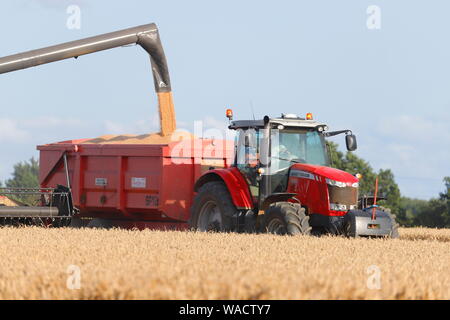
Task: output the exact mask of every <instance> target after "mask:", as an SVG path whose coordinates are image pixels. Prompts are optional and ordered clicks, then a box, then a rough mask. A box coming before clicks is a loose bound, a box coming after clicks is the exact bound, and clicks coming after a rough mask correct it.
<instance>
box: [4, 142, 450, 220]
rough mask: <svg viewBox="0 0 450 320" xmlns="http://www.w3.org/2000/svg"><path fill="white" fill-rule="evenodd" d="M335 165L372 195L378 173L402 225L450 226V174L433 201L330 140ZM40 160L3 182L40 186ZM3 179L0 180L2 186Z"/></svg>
mask: <svg viewBox="0 0 450 320" xmlns="http://www.w3.org/2000/svg"><path fill="white" fill-rule="evenodd" d="M328 148H329V151H330V157H331V162H332V166H333V167H335V168H338V169H341V170H344V171H347V172H349V173H351V174H356V173H360V174H361V175H362V176H363V177H362V179H361V180H360V184H359V194H360V196H362V195H373V193H374V188H375V179H376V177H377V176H378V181H379V182H378V184H379V190H378V194H379V195H380V196H384V197H386V198H387V200H385V201H381V202H380V205H382V206H385V207H389V208H391V210H392V212H393V213H394V214H395V215H396V216H397V220H398V222H399V223H400V224H401V225H403V226H408V227H412V226H425V227H436V228H444V227H447V228H449V227H450V177H445V178H444V184H445V191H444V192H442V193H440V194H439V195H438V196H437V197H436V198H433V199H431V200H419V199H411V198H407V197H402V196H401V193H400V189H399V187H398V185H397V183H396V182H395V179H394V174H393V173H392V171H391V170H390V169H380V170H379V171H378V172H376V171H375V170H374V169H373V168H372V167H371V166H370V164H369V163H368V162H367V161H365V160H363V159H361V158H359V157H358V156H356V155H355V154H354V153H352V152H346V153H343V152H341V151H338V146H337V144H335V143H333V142H329V143H328ZM38 176H39V163H38V161H37V160H35V159H34V158H31V159H30V160H29V161H24V162H20V163H17V164H16V165H15V166H14V171H13V174H12V177H11V179H9V180H6V181H5V183H4V185H6V187H8V188H17V187H21V188H37V187H39V180H38ZM1 186H2V182H1V181H0V187H1Z"/></svg>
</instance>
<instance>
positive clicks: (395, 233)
mask: <svg viewBox="0 0 450 320" xmlns="http://www.w3.org/2000/svg"><path fill="white" fill-rule="evenodd" d="M380 210H382V211H384V212H385V213H387V215H388V216H389V218H390V219H391V223H392V230H391V233H390V235H389V236H390V237H391V238H393V239H398V238H400V235H399V233H398V227H399V224H398V223H397V221H396V216H395V214H392V211H391V209H390V208H385V207H381V206H380Z"/></svg>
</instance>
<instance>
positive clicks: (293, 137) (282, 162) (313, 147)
mask: <svg viewBox="0 0 450 320" xmlns="http://www.w3.org/2000/svg"><path fill="white" fill-rule="evenodd" d="M271 159H272V165H276V166H278V167H279V169H283V168H286V167H289V166H291V165H292V164H293V163H308V164H315V165H321V166H328V157H327V154H326V147H325V140H324V138H323V137H322V135H321V134H319V132H317V131H315V130H314V131H312V130H299V129H285V130H272V131H271ZM274 160H275V161H274Z"/></svg>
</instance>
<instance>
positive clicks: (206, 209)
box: [189, 181, 239, 231]
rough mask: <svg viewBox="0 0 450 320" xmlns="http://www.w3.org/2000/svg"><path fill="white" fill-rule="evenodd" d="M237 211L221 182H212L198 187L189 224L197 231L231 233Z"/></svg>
mask: <svg viewBox="0 0 450 320" xmlns="http://www.w3.org/2000/svg"><path fill="white" fill-rule="evenodd" d="M237 214H239V211H238V210H237V209H236V207H235V206H234V204H233V201H232V200H231V196H230V193H229V192H228V189H227V187H226V186H225V184H224V183H223V182H220V181H213V182H208V183H205V184H204V185H203V186H201V187H200V189H199V191H198V194H197V196H196V197H195V199H194V203H193V205H192V208H191V219H190V221H189V224H190V226H191V228H192V229H194V230H198V231H231V230H232V229H233V226H232V218H233V216H234V217H235V216H236V215H237Z"/></svg>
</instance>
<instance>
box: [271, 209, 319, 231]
mask: <svg viewBox="0 0 450 320" xmlns="http://www.w3.org/2000/svg"><path fill="white" fill-rule="evenodd" d="M263 226H264V231H266V232H268V233H273V234H280V235H286V234H287V235H298V234H304V235H309V234H310V233H311V227H310V225H309V217H308V216H307V215H306V213H305V208H302V207H301V206H300V205H299V204H297V203H291V202H276V203H274V204H272V205H271V206H270V207H269V208H268V209H267V210H266V212H265V213H264V224H263Z"/></svg>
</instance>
